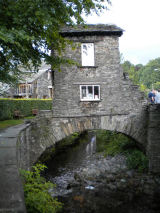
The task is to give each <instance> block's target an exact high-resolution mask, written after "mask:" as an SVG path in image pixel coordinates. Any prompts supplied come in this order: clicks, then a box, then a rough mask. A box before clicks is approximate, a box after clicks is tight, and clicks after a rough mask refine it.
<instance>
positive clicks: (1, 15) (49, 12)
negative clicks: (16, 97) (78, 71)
mask: <svg viewBox="0 0 160 213" xmlns="http://www.w3.org/2000/svg"><path fill="white" fill-rule="evenodd" d="M107 2H108V3H109V2H110V1H109V0H56V1H55V0H43V1H42V0H16V1H15V0H1V7H0V26H1V28H0V47H1V51H0V79H1V81H2V82H4V83H11V82H16V80H17V78H19V73H20V72H21V71H20V70H21V67H24V68H25V69H28V70H31V69H34V70H37V69H38V67H39V65H40V63H41V59H42V58H43V59H45V61H46V62H47V63H48V64H51V65H52V67H53V68H54V67H57V66H58V67H59V66H60V64H61V63H62V62H66V61H68V60H67V59H66V60H64V59H63V58H61V57H56V56H55V55H54V56H53V54H51V55H50V50H51V48H52V49H54V51H57V52H58V53H59V54H60V55H61V51H62V50H63V49H64V48H65V45H66V43H67V41H66V40H65V39H63V38H62V37H61V36H60V34H59V31H60V28H61V27H63V26H65V25H72V26H73V25H74V24H80V23H83V17H82V14H83V15H84V14H86V15H88V14H90V13H91V12H93V11H94V12H96V13H98V12H99V11H101V10H102V9H106V6H105V5H106V4H105V3H107Z"/></svg>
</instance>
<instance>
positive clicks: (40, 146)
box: [18, 104, 160, 172]
mask: <svg viewBox="0 0 160 213" xmlns="http://www.w3.org/2000/svg"><path fill="white" fill-rule="evenodd" d="M159 127H160V105H148V104H146V105H144V106H143V108H142V110H141V111H140V112H137V113H134V114H133V113H130V114H123V115H122V114H108V115H98V116H95V115H93V116H84V117H83V116H80V117H61V118H60V117H55V116H53V114H52V111H41V112H40V113H39V116H38V117H37V118H36V119H35V121H32V122H31V124H30V125H28V127H26V128H25V129H24V130H23V131H21V134H20V136H19V143H18V147H19V148H18V149H19V151H18V153H19V154H18V159H19V160H18V162H19V167H21V168H25V169H29V168H30V167H31V166H32V165H33V164H34V163H35V162H36V161H37V159H38V158H39V157H40V156H41V154H42V153H43V152H44V151H45V150H46V149H47V148H49V147H51V146H53V145H54V144H55V143H57V142H58V141H60V140H62V139H63V138H65V137H67V136H69V135H71V134H73V133H74V132H83V131H85V130H94V129H96V130H98V129H105V130H111V131H117V132H121V133H124V134H125V135H128V136H129V137H132V138H133V139H134V140H136V141H137V142H138V143H139V144H140V145H141V147H142V148H143V149H144V150H145V151H146V153H147V155H148V157H149V169H150V171H152V172H160V158H159V157H160V154H159V153H160V143H159V139H160V133H159Z"/></svg>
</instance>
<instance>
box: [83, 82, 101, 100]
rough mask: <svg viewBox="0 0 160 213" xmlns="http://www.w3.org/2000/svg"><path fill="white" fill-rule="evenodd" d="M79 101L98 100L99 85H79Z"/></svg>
mask: <svg viewBox="0 0 160 213" xmlns="http://www.w3.org/2000/svg"><path fill="white" fill-rule="evenodd" d="M80 99H81V101H96V100H100V86H99V85H80Z"/></svg>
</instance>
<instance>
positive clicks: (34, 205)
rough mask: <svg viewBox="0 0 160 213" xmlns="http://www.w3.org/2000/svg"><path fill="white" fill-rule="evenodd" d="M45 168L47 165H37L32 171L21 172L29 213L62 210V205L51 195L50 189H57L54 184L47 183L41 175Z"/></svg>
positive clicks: (51, 212)
mask: <svg viewBox="0 0 160 213" xmlns="http://www.w3.org/2000/svg"><path fill="white" fill-rule="evenodd" d="M45 168H46V166H45V165H42V164H37V165H36V166H33V167H32V169H33V170H32V171H25V170H21V171H20V173H21V176H22V179H23V183H24V196H25V203H26V208H27V212H28V213H56V212H58V211H60V210H61V209H62V203H60V202H58V201H57V199H56V198H53V197H52V196H51V195H50V194H49V189H51V188H53V187H55V186H54V184H52V183H51V182H46V180H45V178H43V177H42V176H41V175H40V173H41V172H42V171H43V170H44V169H45Z"/></svg>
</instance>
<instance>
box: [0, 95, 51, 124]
mask: <svg viewBox="0 0 160 213" xmlns="http://www.w3.org/2000/svg"><path fill="white" fill-rule="evenodd" d="M32 109H38V110H51V109H52V100H51V99H7V98H6V99H5V98H4V99H0V120H9V119H13V116H14V111H16V110H19V111H20V112H21V114H22V115H24V116H30V115H32Z"/></svg>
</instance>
